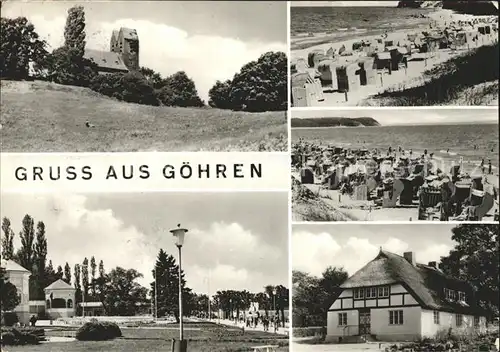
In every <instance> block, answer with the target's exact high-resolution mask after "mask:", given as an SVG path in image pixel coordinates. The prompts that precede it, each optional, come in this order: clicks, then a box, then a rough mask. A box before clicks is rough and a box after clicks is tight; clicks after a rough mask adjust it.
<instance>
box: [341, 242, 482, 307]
mask: <svg viewBox="0 0 500 352" xmlns="http://www.w3.org/2000/svg"><path fill="white" fill-rule="evenodd" d="M397 283H399V284H401V285H402V286H403V287H405V288H406V289H407V290H408V292H409V293H411V294H412V296H413V297H414V298H415V299H416V300H417V302H419V304H420V305H421V306H422V307H423V308H426V309H437V310H443V311H450V312H461V313H464V314H474V315H476V314H479V313H481V309H480V308H479V307H478V306H477V304H476V302H473V301H474V298H472V296H473V294H474V293H473V292H474V291H473V289H472V288H471V287H470V286H469V284H468V283H467V282H463V281H460V280H457V279H455V278H453V277H450V276H448V275H445V274H444V273H443V272H442V271H441V270H439V269H437V268H435V267H432V266H429V265H424V264H418V263H417V264H416V265H415V266H414V265H412V264H411V263H410V262H409V261H408V260H406V259H405V258H404V257H402V256H399V255H397V254H394V253H391V252H387V251H384V250H380V252H379V254H378V255H377V257H376V258H375V259H373V260H372V261H370V262H369V263H368V264H366V265H365V266H364V267H362V268H361V269H360V270H358V271H357V272H356V273H354V275H352V276H351V277H350V278H349V279H347V281H346V282H345V283H344V284H342V285H341V288H344V289H347V288H356V287H366V286H379V285H390V284H397ZM445 287H446V288H449V289H452V290H456V291H462V292H465V293H466V295H467V297H468V301H469V304H471V306H468V305H466V306H464V305H463V304H462V303H459V302H451V301H448V300H446V299H445V297H444V290H443V289H444V288H445ZM470 298H472V299H470Z"/></svg>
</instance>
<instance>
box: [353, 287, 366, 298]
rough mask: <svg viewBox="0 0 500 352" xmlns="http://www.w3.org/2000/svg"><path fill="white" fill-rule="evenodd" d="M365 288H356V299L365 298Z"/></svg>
mask: <svg viewBox="0 0 500 352" xmlns="http://www.w3.org/2000/svg"><path fill="white" fill-rule="evenodd" d="M364 293H365V290H364V289H363V288H355V289H354V299H363V298H364V296H365V295H364Z"/></svg>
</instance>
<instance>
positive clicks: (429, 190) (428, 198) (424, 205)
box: [418, 186, 442, 220]
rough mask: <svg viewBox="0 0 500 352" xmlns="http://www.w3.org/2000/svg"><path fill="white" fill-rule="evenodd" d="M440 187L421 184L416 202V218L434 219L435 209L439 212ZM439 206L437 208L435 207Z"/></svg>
mask: <svg viewBox="0 0 500 352" xmlns="http://www.w3.org/2000/svg"><path fill="white" fill-rule="evenodd" d="M441 202H442V195H441V189H440V188H437V187H432V186H422V187H421V188H420V196H419V202H418V219H419V220H434V219H435V214H436V213H437V211H439V213H441ZM436 208H439V209H436Z"/></svg>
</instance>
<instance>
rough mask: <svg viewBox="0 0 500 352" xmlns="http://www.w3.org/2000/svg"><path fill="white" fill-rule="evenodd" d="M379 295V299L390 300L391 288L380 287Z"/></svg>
mask: <svg viewBox="0 0 500 352" xmlns="http://www.w3.org/2000/svg"><path fill="white" fill-rule="evenodd" d="M377 295H378V298H388V297H389V295H390V293H389V286H380V287H379V288H378V289H377Z"/></svg>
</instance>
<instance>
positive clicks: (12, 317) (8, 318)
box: [2, 312, 19, 326]
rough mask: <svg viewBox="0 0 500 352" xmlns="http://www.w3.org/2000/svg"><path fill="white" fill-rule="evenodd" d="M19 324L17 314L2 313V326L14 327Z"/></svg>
mask: <svg viewBox="0 0 500 352" xmlns="http://www.w3.org/2000/svg"><path fill="white" fill-rule="evenodd" d="M17 322H19V319H18V317H17V314H16V313H14V312H3V313H2V325H4V326H13V325H14V324H16V323H17Z"/></svg>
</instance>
